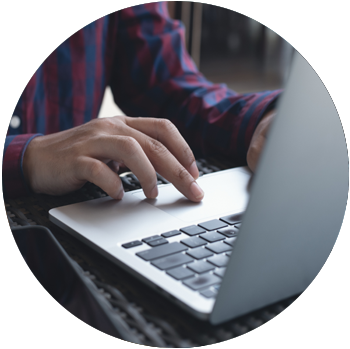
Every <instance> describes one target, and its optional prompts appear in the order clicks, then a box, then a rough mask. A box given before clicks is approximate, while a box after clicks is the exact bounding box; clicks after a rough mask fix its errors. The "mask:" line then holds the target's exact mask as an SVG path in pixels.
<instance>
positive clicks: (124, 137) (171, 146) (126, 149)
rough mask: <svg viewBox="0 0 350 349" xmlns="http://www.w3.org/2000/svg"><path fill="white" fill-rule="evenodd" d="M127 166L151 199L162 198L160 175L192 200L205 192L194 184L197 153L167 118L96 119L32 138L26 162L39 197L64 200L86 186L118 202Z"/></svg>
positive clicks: (27, 174) (31, 184) (30, 183)
mask: <svg viewBox="0 0 350 349" xmlns="http://www.w3.org/2000/svg"><path fill="white" fill-rule="evenodd" d="M120 164H125V166H127V167H128V168H129V169H130V170H131V171H132V172H133V173H134V174H135V175H136V176H137V178H138V179H139V181H140V183H141V186H142V188H143V191H144V193H145V195H146V197H148V198H155V197H157V195H158V188H157V177H156V172H158V173H159V174H160V175H162V176H163V177H164V178H166V179H167V180H168V181H170V182H171V183H173V184H174V186H175V187H176V188H177V189H178V190H179V191H180V192H181V193H182V194H183V195H185V196H186V197H187V198H188V199H190V200H191V201H195V202H198V201H201V200H202V198H203V196H204V193H203V191H202V190H201V189H200V187H199V186H198V184H197V183H196V181H195V180H196V179H197V178H198V168H197V165H196V162H195V159H194V156H193V153H192V151H191V149H190V148H189V146H188V145H187V143H186V142H185V140H184V139H183V138H182V136H181V135H180V133H179V131H178V130H177V128H176V127H175V126H174V125H173V124H172V123H171V122H170V121H169V120H166V119H154V118H131V117H126V116H118V117H114V118H103V119H95V120H92V121H90V122H88V123H86V124H84V125H81V126H78V127H75V128H72V129H70V130H67V131H62V132H58V133H55V134H51V135H46V136H38V137H36V138H34V139H33V140H32V141H31V142H30V143H29V145H28V147H27V149H26V151H25V153H24V157H23V172H24V176H25V178H26V181H27V183H28V184H29V186H30V188H31V189H32V190H33V191H34V192H35V193H45V194H50V195H62V194H66V193H68V192H71V191H74V190H77V189H79V188H81V187H82V186H83V185H84V184H85V183H86V182H87V181H89V182H92V183H94V184H96V185H97V186H99V187H100V188H101V189H103V190H104V191H105V192H106V193H107V194H108V195H110V196H111V197H112V198H114V199H121V198H122V197H123V195H124V191H123V186H122V182H121V180H120V178H119V176H118V173H117V171H118V167H119V165H120Z"/></svg>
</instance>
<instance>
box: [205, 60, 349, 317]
mask: <svg viewBox="0 0 350 349" xmlns="http://www.w3.org/2000/svg"><path fill="white" fill-rule="evenodd" d="M347 193H348V157H347V149H346V143H345V138H344V133H343V130H342V126H341V123H340V119H339V117H338V114H337V111H336V109H335V106H334V104H333V102H332V99H331V97H330V96H329V94H328V91H327V89H326V88H325V86H324V85H323V83H322V81H321V80H320V78H319V77H318V75H317V74H316V73H315V71H314V70H313V69H312V67H311V66H310V65H309V64H308V63H307V61H305V59H304V58H303V57H302V56H300V55H299V54H295V59H294V62H293V67H292V72H291V75H290V79H289V81H288V84H287V87H286V90H285V92H284V94H283V96H282V97H281V100H280V101H279V106H278V115H277V117H276V119H275V121H274V123H273V124H272V127H271V129H270V132H269V134H268V140H267V143H266V146H265V149H264V152H263V154H262V157H261V159H260V163H259V166H258V169H257V173H256V175H255V177H254V178H253V184H252V190H251V199H250V201H249V204H248V207H247V211H246V214H245V217H244V219H243V224H242V227H241V232H240V236H239V237H238V240H237V242H236V244H235V246H234V249H233V253H232V257H231V259H230V263H229V265H228V267H227V270H226V274H225V278H224V280H223V283H222V285H221V288H220V291H219V294H218V296H217V300H216V303H215V306H214V310H213V313H212V315H211V322H213V323H218V322H222V321H225V320H227V319H229V318H233V317H236V316H239V315H242V314H245V313H247V312H249V311H251V310H255V309H257V308H260V307H263V306H265V305H267V304H271V303H274V302H276V301H278V300H281V299H284V298H287V297H289V296H292V295H294V294H298V293H300V292H302V291H304V290H305V288H306V287H307V286H308V285H309V284H310V283H311V282H312V280H313V279H314V278H315V276H316V275H317V274H318V272H319V271H320V269H321V268H322V266H323V264H324V263H325V261H326V259H327V258H328V255H329V253H330V252H331V250H332V247H333V245H334V243H335V240H336V238H337V236H338V233H339V230H340V227H341V224H342V220H343V217H344V212H345V206H346V201H347Z"/></svg>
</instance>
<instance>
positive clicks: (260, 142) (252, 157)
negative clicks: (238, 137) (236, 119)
mask: <svg viewBox="0 0 350 349" xmlns="http://www.w3.org/2000/svg"><path fill="white" fill-rule="evenodd" d="M275 114H276V112H275V110H271V111H269V112H268V113H266V114H265V115H264V116H263V118H262V119H261V120H260V122H259V124H258V126H257V128H256V129H255V131H254V133H253V137H252V139H251V141H250V145H249V148H248V152H247V163H248V166H249V168H250V169H251V170H252V171H253V172H255V170H256V167H257V165H258V160H259V157H260V155H261V152H262V149H263V147H264V144H265V141H266V134H267V132H268V130H269V128H270V125H271V122H272V120H273V117H274V116H275Z"/></svg>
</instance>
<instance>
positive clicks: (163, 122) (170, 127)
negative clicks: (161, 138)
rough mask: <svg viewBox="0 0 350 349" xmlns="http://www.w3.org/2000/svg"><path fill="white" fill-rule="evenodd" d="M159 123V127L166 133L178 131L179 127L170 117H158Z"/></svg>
mask: <svg viewBox="0 0 350 349" xmlns="http://www.w3.org/2000/svg"><path fill="white" fill-rule="evenodd" d="M157 122H158V125H159V129H160V130H161V131H162V132H165V133H175V132H177V128H176V127H175V125H174V124H173V123H172V122H171V121H170V120H168V119H158V120H157Z"/></svg>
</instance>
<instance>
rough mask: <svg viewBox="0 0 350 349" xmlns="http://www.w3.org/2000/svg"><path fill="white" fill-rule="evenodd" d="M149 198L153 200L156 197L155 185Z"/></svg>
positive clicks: (156, 189) (156, 188)
mask: <svg viewBox="0 0 350 349" xmlns="http://www.w3.org/2000/svg"><path fill="white" fill-rule="evenodd" d="M150 196H151V199H155V198H156V197H157V196H158V187H157V185H156V186H155V187H154V188H153V189H152V190H151V193H150Z"/></svg>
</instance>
